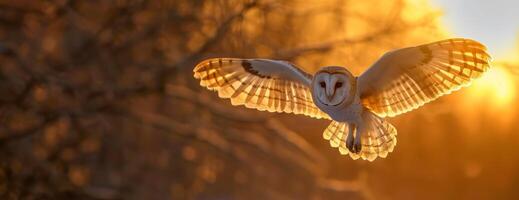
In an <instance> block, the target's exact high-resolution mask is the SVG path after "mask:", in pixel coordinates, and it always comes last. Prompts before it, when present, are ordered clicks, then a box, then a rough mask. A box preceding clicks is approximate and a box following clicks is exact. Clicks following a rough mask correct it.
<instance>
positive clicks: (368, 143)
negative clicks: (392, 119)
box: [323, 111, 397, 161]
mask: <svg viewBox="0 0 519 200" xmlns="http://www.w3.org/2000/svg"><path fill="white" fill-rule="evenodd" d="M363 120H364V124H362V126H363V127H362V128H360V129H357V131H362V134H361V144H362V150H361V151H360V153H352V152H350V151H349V150H348V148H347V147H346V138H347V137H348V134H349V131H350V130H349V129H350V128H351V127H350V126H348V124H347V123H344V122H337V121H332V123H330V125H329V126H328V127H327V128H326V130H325V131H324V133H323V138H324V139H326V140H329V141H330V146H331V147H334V148H338V150H339V153H340V154H341V155H349V156H350V157H351V158H352V159H354V160H357V159H359V158H362V159H363V160H368V161H373V160H375V159H376V158H377V157H381V158H385V157H386V156H387V154H388V153H390V152H393V149H394V147H395V146H396V135H397V131H396V128H395V127H394V126H393V125H391V124H390V123H388V122H387V121H386V120H384V119H382V118H380V117H378V116H376V115H374V114H373V113H371V112H369V111H366V112H365V113H363Z"/></svg>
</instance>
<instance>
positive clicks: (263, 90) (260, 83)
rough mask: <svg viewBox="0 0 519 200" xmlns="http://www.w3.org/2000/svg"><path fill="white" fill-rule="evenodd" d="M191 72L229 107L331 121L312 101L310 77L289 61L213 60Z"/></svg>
mask: <svg viewBox="0 0 519 200" xmlns="http://www.w3.org/2000/svg"><path fill="white" fill-rule="evenodd" d="M193 72H194V76H195V78H196V79H199V80H200V85H201V86H203V87H206V88H207V89H209V90H214V91H218V96H219V97H220V98H225V99H231V104H232V105H245V107H247V108H255V109H258V110H261V111H264V110H266V111H269V112H285V113H295V114H303V115H306V116H310V117H314V118H325V119H330V117H329V116H328V115H327V114H326V113H324V112H322V111H321V110H319V108H317V106H316V105H315V104H314V102H313V100H312V93H311V91H310V88H309V86H310V84H311V82H312V75H310V74H308V73H306V72H304V71H303V70H301V69H300V68H298V67H297V66H295V65H293V64H291V63H289V62H285V61H277V60H268V59H237V58H213V59H208V60H204V61H202V62H200V63H199V64H198V65H197V66H196V67H195V69H194V70H193Z"/></svg>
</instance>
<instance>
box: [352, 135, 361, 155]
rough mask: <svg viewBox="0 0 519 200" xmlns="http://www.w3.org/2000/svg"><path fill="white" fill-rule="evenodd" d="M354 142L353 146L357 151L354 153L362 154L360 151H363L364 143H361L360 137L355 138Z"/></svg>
mask: <svg viewBox="0 0 519 200" xmlns="http://www.w3.org/2000/svg"><path fill="white" fill-rule="evenodd" d="M354 142H355V143H354V145H353V149H354V150H355V151H354V153H360V151H361V150H362V143H361V141H360V137H357V138H355V140H354Z"/></svg>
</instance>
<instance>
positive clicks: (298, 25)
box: [0, 0, 441, 199]
mask: <svg viewBox="0 0 519 200" xmlns="http://www.w3.org/2000/svg"><path fill="white" fill-rule="evenodd" d="M435 17H436V13H435V12H434V11H432V10H430V9H428V8H427V7H426V6H422V5H420V4H419V3H412V2H408V1H404V0H394V1H384V2H380V1H375V0H368V1H351V0H329V1H317V0H312V1H296V0H288V1H282V2H281V1H268V0H232V1H227V0H212V1H202V0H175V1H171V0H158V1H143V0H137V1H130V0H118V1H100V0H96V1H71V0H58V1H28V0H22V1H3V2H0V158H2V159H0V195H1V197H0V198H2V199H213V198H218V199H343V198H344V197H348V198H351V199H362V198H368V199H369V198H375V196H374V195H375V194H374V193H373V192H372V190H370V186H367V181H368V180H370V179H369V176H368V174H367V173H365V172H363V171H362V170H359V167H358V166H356V165H351V164H350V166H351V168H350V169H347V170H346V169H342V168H341V167H340V166H344V163H345V162H349V163H351V161H349V158H346V157H338V155H336V154H338V153H337V152H332V151H331V150H329V149H331V148H328V146H327V144H323V142H322V141H321V140H320V135H321V132H322V129H323V128H324V126H325V125H324V124H325V123H326V122H324V121H318V122H310V123H309V125H307V126H301V125H299V127H297V128H296V129H298V130H297V131H299V132H301V131H304V130H306V132H309V133H310V131H309V130H312V132H311V133H312V135H311V136H307V135H304V136H302V135H299V134H297V133H296V132H294V130H290V129H288V128H287V127H288V126H285V125H284V124H285V123H288V124H290V123H293V120H302V119H301V118H298V117H293V116H282V117H273V116H274V115H272V114H268V113H260V112H256V111H250V110H246V109H244V108H235V107H231V106H230V105H229V103H227V102H224V101H222V100H217V99H218V98H217V97H216V95H215V94H213V93H211V92H207V91H205V90H203V89H202V88H200V87H198V86H197V83H196V82H195V80H194V79H193V78H192V72H191V70H192V67H193V66H194V65H195V64H196V63H197V62H198V61H200V60H202V59H204V58H208V57H220V56H221V57H224V56H225V57H269V58H274V59H286V60H290V61H293V62H296V63H298V64H300V65H301V66H303V67H305V68H306V69H307V70H308V71H309V72H313V71H314V70H316V69H317V68H318V67H319V66H322V65H331V64H335V65H343V66H348V67H353V70H354V72H356V73H360V72H361V70H362V69H364V68H365V67H367V66H369V64H370V63H371V62H372V61H373V60H375V59H376V58H377V57H378V56H379V55H381V54H382V53H383V52H384V51H386V50H388V49H391V48H397V47H402V46H405V45H409V44H416V43H419V42H425V41H429V40H431V39H434V38H437V37H439V36H441V31H440V30H438V29H437V23H436V21H435V19H436V18H435ZM276 116H277V115H276ZM299 124H301V123H299ZM314 144H315V145H314ZM317 146H319V147H320V148H315V147H317ZM321 149H322V150H321ZM328 151H329V152H328ZM328 155H333V156H328ZM337 159H341V160H340V161H336V160H337ZM330 163H332V164H331V165H330ZM338 163H342V164H340V165H339V164H338ZM346 166H348V165H346ZM332 176H333V177H339V178H330V177H332ZM343 178H349V179H343ZM385 183H387V182H385Z"/></svg>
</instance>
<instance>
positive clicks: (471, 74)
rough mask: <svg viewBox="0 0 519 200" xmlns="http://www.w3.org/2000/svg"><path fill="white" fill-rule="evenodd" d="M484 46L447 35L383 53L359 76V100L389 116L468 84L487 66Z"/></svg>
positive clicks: (488, 59)
mask: <svg viewBox="0 0 519 200" xmlns="http://www.w3.org/2000/svg"><path fill="white" fill-rule="evenodd" d="M490 59H491V57H490V56H489V54H488V53H487V52H486V48H485V46H483V45H482V44H480V43H479V42H476V41H474V40H470V39H449V40H442V41H439V42H434V43H430V44H425V45H420V46H416V47H410V48H404V49H399V50H396V51H392V52H389V53H386V54H385V55H384V56H382V57H381V58H380V59H379V60H378V61H377V62H376V63H375V64H373V66H372V67H370V68H369V69H368V70H367V71H366V72H364V73H363V74H362V75H361V76H360V77H359V79H358V81H359V87H360V95H361V100H362V104H363V105H364V106H365V107H367V108H369V109H370V110H371V111H372V112H374V113H376V114H377V115H379V116H381V117H386V116H389V117H392V116H396V115H399V114H402V113H405V112H408V111H410V110H413V109H416V108H418V107H420V106H422V105H423V104H425V103H428V102H430V101H432V100H435V99H437V98H438V97H440V96H442V95H445V94H449V93H451V92H453V91H456V90H458V89H460V88H461V87H464V86H468V85H469V84H470V83H471V81H472V80H473V79H475V78H478V77H480V76H481V75H482V74H483V72H485V71H487V70H488V68H489V62H490Z"/></svg>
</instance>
